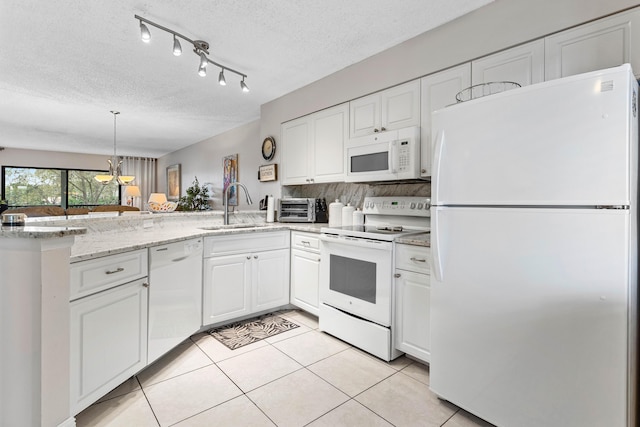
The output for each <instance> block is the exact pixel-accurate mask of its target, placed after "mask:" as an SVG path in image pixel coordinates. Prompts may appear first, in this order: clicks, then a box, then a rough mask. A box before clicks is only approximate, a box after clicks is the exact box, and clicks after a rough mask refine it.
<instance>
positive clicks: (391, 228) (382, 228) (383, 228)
mask: <svg viewBox="0 0 640 427" xmlns="http://www.w3.org/2000/svg"><path fill="white" fill-rule="evenodd" d="M376 230H378V231H391V232H396V233H397V232H400V231H402V226H401V225H395V226H390V225H380V226H378V227H376Z"/></svg>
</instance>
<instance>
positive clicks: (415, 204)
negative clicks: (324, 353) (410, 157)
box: [319, 197, 430, 361]
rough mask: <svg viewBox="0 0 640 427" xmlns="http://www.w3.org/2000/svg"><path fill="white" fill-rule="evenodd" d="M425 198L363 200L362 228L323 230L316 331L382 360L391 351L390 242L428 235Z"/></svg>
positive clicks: (391, 354) (392, 355) (393, 353)
mask: <svg viewBox="0 0 640 427" xmlns="http://www.w3.org/2000/svg"><path fill="white" fill-rule="evenodd" d="M429 208H430V200H429V199H428V198H426V197H366V198H365V201H364V206H363V212H364V214H365V221H364V225H360V226H346V227H323V228H321V230H320V231H321V236H320V243H321V246H320V254H321V256H320V259H321V261H320V322H319V323H320V330H322V331H324V332H327V333H329V334H331V335H334V336H336V337H338V338H340V339H342V340H344V341H347V342H349V343H350V344H352V345H354V346H356V347H359V348H361V349H362V350H365V351H367V352H369V353H371V354H373V355H375V356H377V357H379V358H381V359H383V360H386V361H390V360H393V359H395V358H396V357H398V356H400V355H401V354H402V353H400V352H398V351H397V350H395V349H394V348H393V324H392V319H393V262H394V245H393V241H394V240H395V239H397V238H398V237H401V236H407V235H410V234H415V233H421V232H425V231H429V227H430V218H429Z"/></svg>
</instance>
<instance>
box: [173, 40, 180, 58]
mask: <svg viewBox="0 0 640 427" xmlns="http://www.w3.org/2000/svg"><path fill="white" fill-rule="evenodd" d="M173 54H174V55H175V56H180V55H182V46H180V42H179V41H178V38H177V37H176V36H175V35H174V36H173Z"/></svg>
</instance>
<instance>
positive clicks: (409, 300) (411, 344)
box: [394, 244, 431, 363]
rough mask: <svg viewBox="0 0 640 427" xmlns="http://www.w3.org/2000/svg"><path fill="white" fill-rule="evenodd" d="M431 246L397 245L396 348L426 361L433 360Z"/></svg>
mask: <svg viewBox="0 0 640 427" xmlns="http://www.w3.org/2000/svg"><path fill="white" fill-rule="evenodd" d="M428 257H429V249H428V248H425V247H422V246H411V245H400V244H399V245H396V269H395V275H394V277H395V286H396V290H395V295H396V314H395V320H396V321H395V347H396V349H398V350H400V351H403V352H405V353H406V354H409V355H411V356H413V357H415V358H417V359H420V360H422V361H424V362H427V363H428V362H430V360H431V345H430V342H431V334H430V328H431V324H430V320H429V310H430V305H431V286H430V276H429V264H428V259H429V258H428Z"/></svg>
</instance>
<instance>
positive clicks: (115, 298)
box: [69, 249, 149, 414]
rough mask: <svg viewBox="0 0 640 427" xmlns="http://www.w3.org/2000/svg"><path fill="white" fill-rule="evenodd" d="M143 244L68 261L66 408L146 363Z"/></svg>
mask: <svg viewBox="0 0 640 427" xmlns="http://www.w3.org/2000/svg"><path fill="white" fill-rule="evenodd" d="M147 261H148V254H147V250H146V249H141V250H137V251H131V252H126V253H122V254H117V255H112V256H107V257H102V258H96V259H92V260H87V261H81V262H77V263H73V264H71V277H70V279H71V283H70V286H71V296H70V299H71V303H70V306H69V310H70V331H69V332H70V371H71V372H70V382H71V387H70V391H71V393H70V394H71V401H70V406H71V413H72V414H77V413H79V412H80V411H82V410H83V409H84V408H86V407H87V406H89V405H91V404H92V403H93V402H95V401H96V400H98V399H99V398H100V397H102V396H103V395H104V394H105V393H107V392H109V391H110V390H112V389H113V388H115V387H116V386H118V385H119V384H120V383H122V382H123V381H124V380H126V379H127V378H129V377H130V376H131V375H133V374H135V373H136V372H138V371H139V370H141V369H142V368H144V367H145V366H146V364H147V312H148V311H147V310H148V309H147V306H148V286H149V285H148V278H147V274H148V264H147Z"/></svg>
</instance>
